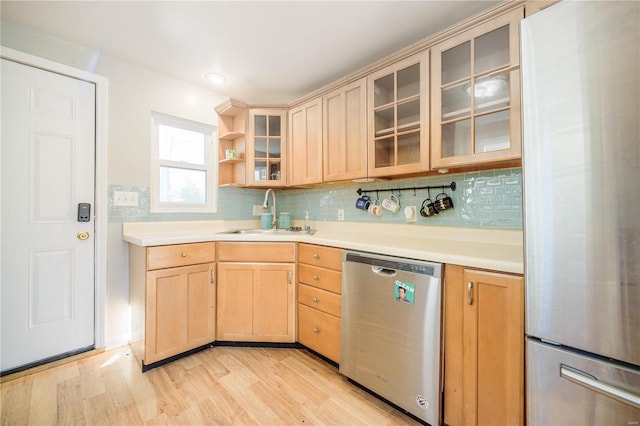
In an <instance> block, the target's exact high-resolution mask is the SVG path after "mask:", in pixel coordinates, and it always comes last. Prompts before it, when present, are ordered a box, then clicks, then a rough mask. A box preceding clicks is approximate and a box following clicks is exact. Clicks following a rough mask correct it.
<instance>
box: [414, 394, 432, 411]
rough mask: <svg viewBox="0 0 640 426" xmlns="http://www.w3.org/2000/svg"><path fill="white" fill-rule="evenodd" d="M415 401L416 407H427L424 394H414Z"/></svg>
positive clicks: (425, 408) (424, 408)
mask: <svg viewBox="0 0 640 426" xmlns="http://www.w3.org/2000/svg"><path fill="white" fill-rule="evenodd" d="M416 403H417V404H418V407H420V408H422V409H423V410H428V409H429V402H428V401H427V398H425V397H424V395H418V396H416Z"/></svg>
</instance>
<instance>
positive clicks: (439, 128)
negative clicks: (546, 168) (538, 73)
mask: <svg viewBox="0 0 640 426" xmlns="http://www.w3.org/2000/svg"><path fill="white" fill-rule="evenodd" d="M523 17H524V9H523V8H519V9H516V10H513V11H511V12H509V13H506V14H504V15H500V16H498V17H496V18H493V19H491V20H489V21H486V22H484V23H482V24H480V25H477V26H475V27H472V28H471V29H469V30H467V31H465V32H463V33H461V34H459V35H457V36H454V37H452V38H450V39H447V40H445V41H443V42H441V43H438V44H436V45H435V46H433V47H432V48H431V67H432V68H431V168H432V169H447V168H449V167H457V166H468V165H474V164H482V163H493V162H500V161H506V160H517V159H519V158H521V155H522V154H521V145H522V142H521V128H520V127H521V124H520V71H519V61H520V42H519V23H520V21H521V20H522V19H523Z"/></svg>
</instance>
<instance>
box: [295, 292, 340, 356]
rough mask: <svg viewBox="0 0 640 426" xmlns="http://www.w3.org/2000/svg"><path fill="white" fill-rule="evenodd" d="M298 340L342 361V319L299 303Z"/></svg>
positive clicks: (320, 352)
mask: <svg viewBox="0 0 640 426" xmlns="http://www.w3.org/2000/svg"><path fill="white" fill-rule="evenodd" d="M298 341H299V342H300V343H302V344H303V345H305V346H306V347H308V348H309V349H312V350H314V351H316V352H318V353H319V354H322V355H324V356H326V357H327V358H329V359H331V360H333V361H335V362H340V319H339V318H337V317H334V316H332V315H329V314H325V313H324V312H320V311H318V310H317V309H313V308H310V307H308V306H305V305H302V304H298Z"/></svg>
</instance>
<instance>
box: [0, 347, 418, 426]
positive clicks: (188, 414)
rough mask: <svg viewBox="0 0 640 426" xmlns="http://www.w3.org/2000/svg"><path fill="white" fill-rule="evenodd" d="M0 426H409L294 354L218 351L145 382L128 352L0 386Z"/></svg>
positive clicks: (328, 370) (307, 357)
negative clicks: (204, 425)
mask: <svg viewBox="0 0 640 426" xmlns="http://www.w3.org/2000/svg"><path fill="white" fill-rule="evenodd" d="M1 389H2V399H1V400H0V403H1V411H0V413H1V423H2V424H3V425H54V424H65V425H66V424H83V425H142V424H150V425H152V424H182V425H201V424H212V425H243V424H260V425H295V424H297V425H358V424H366V425H391V424H393V425H415V424H418V423H417V422H415V421H414V420H412V419H411V418H409V417H407V416H406V415H404V414H403V413H401V412H399V411H397V410H394V409H393V408H392V407H391V406H389V405H387V404H385V403H383V402H381V401H380V400H378V399H376V398H374V397H373V396H371V395H369V394H368V393H366V392H364V391H363V390H361V389H359V388H358V387H356V386H354V385H353V384H351V383H349V382H348V381H347V379H346V378H345V377H344V376H342V375H340V374H339V373H338V371H337V369H336V368H335V367H333V366H331V365H330V364H327V363H326V362H324V361H322V360H320V359H317V358H316V357H314V356H313V355H312V354H310V353H308V352H307V351H305V350H300V349H274V348H239V347H214V348H211V349H207V350H204V351H202V352H199V353H196V354H194V355H191V356H188V357H186V358H183V359H180V360H177V361H174V362H172V363H169V364H166V365H164V366H162V367H158V368H156V369H153V370H150V371H148V372H146V373H141V372H140V369H139V367H138V364H137V363H136V362H135V360H134V358H133V354H132V352H131V349H130V348H129V347H122V348H118V349H114V350H110V351H106V352H103V353H101V354H98V355H94V356H91V357H88V358H85V359H81V360H78V361H74V362H71V363H69V364H65V365H61V366H57V367H55V368H52V369H49V370H45V371H41V372H37V373H35V374H32V375H28V376H25V377H22V378H18V379H15V380H11V381H8V382H6V383H3V384H2V385H1Z"/></svg>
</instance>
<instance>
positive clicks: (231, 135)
mask: <svg viewBox="0 0 640 426" xmlns="http://www.w3.org/2000/svg"><path fill="white" fill-rule="evenodd" d="M243 136H244V132H234V131H230V132H226V133H224V134H221V135H218V139H224V140H228V141H233V140H236V139H238V138H241V137H243Z"/></svg>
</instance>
